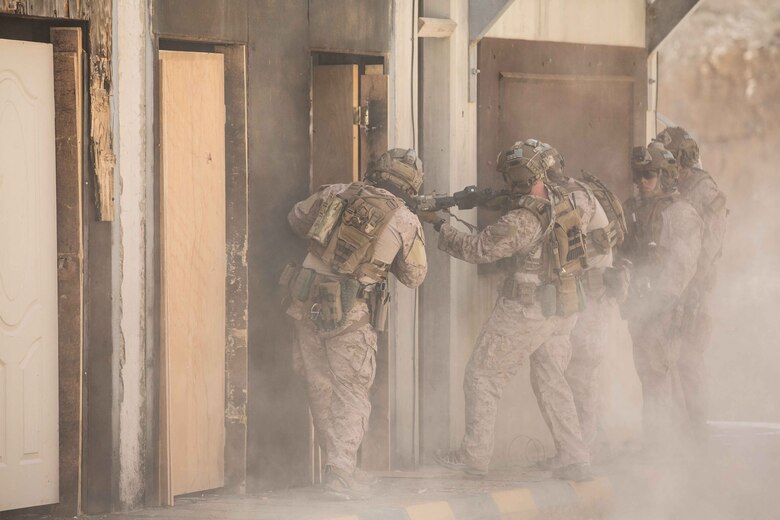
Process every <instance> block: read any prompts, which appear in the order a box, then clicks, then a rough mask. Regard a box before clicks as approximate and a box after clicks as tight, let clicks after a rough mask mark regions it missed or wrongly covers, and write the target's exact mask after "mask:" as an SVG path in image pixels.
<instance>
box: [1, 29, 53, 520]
mask: <svg viewBox="0 0 780 520" xmlns="http://www.w3.org/2000/svg"><path fill="white" fill-rule="evenodd" d="M55 204H56V198H55V164H54V80H53V69H52V46H51V45H48V44H42V43H30V42H20V41H9V40H0V511H2V510H8V509H17V508H21V507H29V506H36V505H42V504H51V503H54V502H57V501H58V494H59V493H58V485H59V483H58V438H59V436H58V424H59V421H58V414H57V408H58V405H57V399H58V394H57V241H56V240H57V226H56V207H55Z"/></svg>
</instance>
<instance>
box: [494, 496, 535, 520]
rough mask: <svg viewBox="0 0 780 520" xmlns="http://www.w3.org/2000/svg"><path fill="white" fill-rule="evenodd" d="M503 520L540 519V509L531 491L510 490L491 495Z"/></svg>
mask: <svg viewBox="0 0 780 520" xmlns="http://www.w3.org/2000/svg"><path fill="white" fill-rule="evenodd" d="M490 496H491V497H493V502H495V503H496V506H497V507H498V511H499V512H500V513H501V519H502V520H527V519H534V518H539V508H538V507H537V505H536V501H535V500H534V496H533V495H532V494H531V490H530V489H508V490H506V491H496V492H494V493H491V494H490Z"/></svg>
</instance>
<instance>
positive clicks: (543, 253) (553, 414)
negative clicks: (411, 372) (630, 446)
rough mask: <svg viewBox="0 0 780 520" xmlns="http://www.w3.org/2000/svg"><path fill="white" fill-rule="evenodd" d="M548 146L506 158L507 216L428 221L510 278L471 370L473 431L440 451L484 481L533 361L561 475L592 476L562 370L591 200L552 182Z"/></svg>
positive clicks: (521, 146) (522, 145) (517, 148)
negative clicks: (466, 227)
mask: <svg viewBox="0 0 780 520" xmlns="http://www.w3.org/2000/svg"><path fill="white" fill-rule="evenodd" d="M553 162H554V159H553V158H552V156H551V155H550V154H549V146H545V145H543V144H542V143H540V142H539V141H536V140H534V139H530V140H528V141H525V142H517V143H515V144H514V146H512V148H510V149H509V150H507V151H505V152H502V153H501V154H500V155H499V159H498V171H500V172H501V173H502V175H503V176H504V180H505V182H506V183H507V186H508V188H509V190H510V193H511V195H510V196H509V197H508V201H507V206H506V208H505V209H506V212H505V214H504V215H503V216H502V217H501V218H500V219H499V220H498V221H497V222H496V223H495V224H491V225H489V226H487V227H486V228H484V229H483V230H481V231H480V232H479V233H476V234H469V233H464V232H461V231H458V230H457V229H455V228H454V227H452V226H450V225H448V224H446V223H444V221H443V220H440V219H439V217H438V216H437V215H436V214H435V213H427V214H422V215H421V218H422V219H423V220H425V221H428V222H431V223H433V224H434V229H436V231H438V232H439V243H438V246H439V249H440V250H442V251H444V252H446V253H448V254H450V255H452V256H454V257H456V258H460V259H461V260H465V261H467V262H470V263H475V264H482V263H492V262H497V261H501V264H502V267H503V269H504V270H505V272H506V276H505V278H504V281H503V283H502V285H501V289H500V294H499V297H498V300H497V302H496V305H495V307H494V308H493V312H492V314H491V316H490V318H489V319H488V321H487V322H486V323H485V324H484V325H483V327H482V331H481V332H480V334H479V337H478V339H477V343H476V346H475V348H474V351H473V353H472V355H471V358H470V360H469V362H468V365H467V367H466V374H465V378H464V382H463V390H464V394H465V398H466V434H465V436H464V438H463V441H462V443H461V445H460V448H458V449H456V450H450V451H443V452H439V453H437V454H436V457H435V458H436V461H437V462H438V463H439V464H441V465H442V466H445V467H447V468H450V469H455V470H461V471H464V472H466V473H468V474H472V475H485V474H486V473H487V470H488V465H489V463H490V459H491V456H492V453H493V443H494V438H493V437H494V427H495V421H496V413H497V409H498V402H499V399H500V398H501V394H502V392H503V390H504V388H505V387H506V385H507V383H508V382H509V380H510V379H511V378H512V377H513V376H514V375H515V374H516V373H517V371H518V369H519V368H520V366H521V365H522V364H523V362H524V361H525V360H526V358H528V357H529V356H530V363H531V372H532V377H533V379H534V381H535V383H534V384H535V387H536V388H537V391H538V393H539V395H540V403H541V406H542V409H543V413H544V414H545V417H546V419H547V424H548V426H549V428H550V431H551V433H552V436H553V439H554V440H555V444H556V447H557V448H558V460H559V462H560V467H558V468H556V469H555V470H554V473H553V475H554V476H556V477H558V478H564V479H572V480H585V479H588V478H590V457H589V454H588V448H587V446H586V444H585V442H584V441H583V439H582V432H581V431H580V423H579V420H578V419H577V409H576V406H575V404H574V399H573V397H572V393H571V389H570V388H569V384H568V383H567V382H566V378H565V376H564V372H565V370H566V366H567V365H568V363H569V358H570V356H571V343H570V342H569V335H570V334H571V331H572V328H573V327H574V324H575V323H576V321H577V313H578V312H579V311H580V310H581V308H582V304H583V301H582V299H581V297H580V296H581V294H580V291H579V290H578V287H579V281H578V276H579V275H580V274H581V273H582V270H583V269H584V267H585V264H586V255H585V235H586V234H587V232H588V229H587V223H588V222H590V221H591V218H592V213H593V209H594V204H593V202H592V201H591V200H590V199H589V197H588V196H587V194H586V192H584V191H578V192H574V193H567V192H566V191H565V190H561V189H559V188H558V187H556V186H554V185H553V184H551V183H549V182H548V181H547V172H548V171H549V169H550V167H551V166H552V165H553Z"/></svg>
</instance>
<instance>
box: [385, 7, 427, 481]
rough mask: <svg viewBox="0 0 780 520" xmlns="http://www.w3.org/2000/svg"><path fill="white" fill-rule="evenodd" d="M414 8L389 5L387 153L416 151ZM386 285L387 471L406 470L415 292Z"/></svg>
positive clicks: (413, 386)
mask: <svg viewBox="0 0 780 520" xmlns="http://www.w3.org/2000/svg"><path fill="white" fill-rule="evenodd" d="M417 4H418V3H417V2H416V1H415V0H396V1H395V2H394V5H393V20H392V27H393V33H392V36H391V43H390V45H391V52H390V56H391V58H390V64H389V75H390V88H389V96H388V97H389V99H388V104H389V107H388V114H389V117H390V121H389V125H388V126H389V135H388V138H389V147H390V148H417V144H418V142H419V131H418V128H419V115H418V95H417V93H418V70H417V69H418V64H419V56H418V52H417V36H416V27H417V25H416V22H415V21H416V17H417V12H416V10H417ZM424 159H425V158H424V157H423V160H424ZM425 166H426V165H425V164H424V165H423V167H424V168H425ZM390 283H391V289H392V300H391V310H390V317H389V325H388V347H389V353H390V389H389V390H390V414H391V420H390V424H391V428H392V431H391V432H390V450H391V453H390V463H391V467H392V468H393V469H408V468H412V467H413V466H414V464H415V463H416V462H417V460H418V455H419V444H418V436H419V427H418V426H419V423H418V415H417V414H418V395H419V392H418V390H419V388H418V383H417V369H418V362H419V353H418V342H417V331H418V328H417V323H418V308H419V306H418V303H419V301H418V291H417V290H415V289H409V288H407V287H405V286H404V285H403V284H401V283H398V282H397V281H396V280H395V278H393V277H390Z"/></svg>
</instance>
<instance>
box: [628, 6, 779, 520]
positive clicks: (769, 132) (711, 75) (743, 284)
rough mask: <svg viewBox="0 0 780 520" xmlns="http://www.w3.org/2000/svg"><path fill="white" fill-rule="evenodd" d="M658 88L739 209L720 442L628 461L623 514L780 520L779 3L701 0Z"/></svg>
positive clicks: (717, 375)
mask: <svg viewBox="0 0 780 520" xmlns="http://www.w3.org/2000/svg"><path fill="white" fill-rule="evenodd" d="M659 85H660V92H659V100H658V110H659V113H661V114H662V115H663V116H664V117H665V118H667V119H668V120H670V121H672V122H673V123H674V124H676V125H679V126H682V127H684V128H686V129H687V130H688V131H689V132H690V133H691V134H692V135H693V136H694V137H695V138H696V139H697V140H698V141H699V144H700V147H701V156H702V162H703V166H704V169H706V170H708V171H709V172H710V173H711V174H712V175H713V177H714V178H715V179H716V181H717V182H718V183H719V185H720V187H721V189H722V190H723V191H724V192H725V193H726V195H727V197H728V208H729V210H730V215H729V218H728V223H727V231H726V238H725V241H724V248H723V256H722V258H721V260H720V262H719V266H718V285H717V289H716V292H715V298H714V306H713V309H712V313H713V321H714V326H713V340H712V345H711V348H710V350H709V351H708V352H707V355H706V360H707V364H708V368H709V394H710V414H709V416H710V419H711V423H710V426H711V434H712V437H711V442H710V443H709V446H695V447H693V448H692V449H690V448H689V449H688V450H687V451H688V453H680V454H677V455H678V456H677V457H676V458H675V460H673V461H671V462H670V464H668V465H667V466H666V467H665V468H664V469H663V470H658V469H657V468H655V469H650V468H649V467H648V468H645V469H644V470H640V471H637V469H636V467H634V468H632V469H626V468H623V469H624V470H626V471H627V473H626V474H628V475H631V477H630V478H628V479H627V480H626V482H624V486H623V487H622V488H621V487H620V486H618V488H619V489H618V491H622V493H623V496H622V497H618V509H617V512H616V515H615V518H618V519H620V520H644V519H653V520H662V519H686V520H699V519H707V520H713V519H715V520H720V519H724V520H725V519H737V518H739V519H745V518H749V519H759V518H760V519H764V518H766V519H769V518H779V517H780V497H778V493H777V489H778V482H780V378H778V373H779V372H778V368H779V367H780V348H778V347H779V346H780V340H779V338H780V319H779V317H778V309H779V308H780V305H779V304H780V271H779V270H778V266H780V210H779V209H778V208H780V204H778V202H779V201H778V194H780V175H778V165H780V3H778V2H777V1H775V0H737V1H735V0H702V2H701V5H700V6H699V8H698V9H697V11H696V12H695V13H694V14H693V15H691V16H690V17H689V18H688V19H686V20H685V21H684V22H683V23H682V24H681V25H680V26H679V27H678V29H677V30H676V31H675V32H674V33H673V34H672V36H670V38H669V40H667V41H666V42H665V43H664V44H663V45H662V47H661V48H660V63H659ZM691 452H696V453H691ZM617 471H618V472H620V471H621V469H620V468H618V469H617ZM638 474H639V475H641V476H637V475H638ZM632 479H633V480H632Z"/></svg>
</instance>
